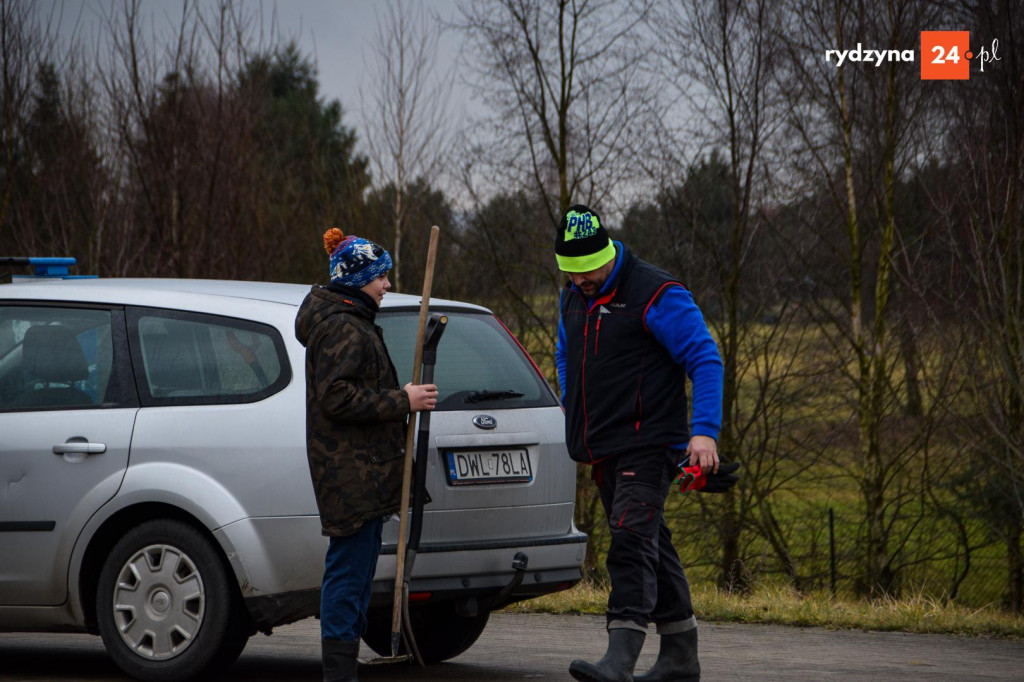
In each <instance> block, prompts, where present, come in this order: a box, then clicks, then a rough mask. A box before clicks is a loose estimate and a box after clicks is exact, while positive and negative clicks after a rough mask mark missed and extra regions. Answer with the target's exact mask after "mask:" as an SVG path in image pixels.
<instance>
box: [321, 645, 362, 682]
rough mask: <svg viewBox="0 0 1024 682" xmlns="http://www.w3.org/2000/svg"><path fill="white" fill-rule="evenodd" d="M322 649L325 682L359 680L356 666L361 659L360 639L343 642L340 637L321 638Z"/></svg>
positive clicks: (357, 681)
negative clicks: (358, 658) (359, 658)
mask: <svg viewBox="0 0 1024 682" xmlns="http://www.w3.org/2000/svg"><path fill="white" fill-rule="evenodd" d="M320 651H321V654H322V656H323V661H324V682H359V677H358V676H357V675H356V668H357V667H358V666H359V661H358V660H356V657H357V656H359V640H358V639H357V640H356V641H354V642H343V641H342V640H340V639H321V640H320Z"/></svg>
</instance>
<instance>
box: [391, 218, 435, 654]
mask: <svg viewBox="0 0 1024 682" xmlns="http://www.w3.org/2000/svg"><path fill="white" fill-rule="evenodd" d="M440 233H441V229H440V228H439V227H438V226H437V225H434V226H433V227H431V228H430V245H429V246H428V247H427V268H426V270H425V271H424V273H423V299H422V300H421V301H420V321H419V328H418V329H417V330H416V348H415V357H414V359H413V363H412V383H413V384H419V383H420V370H421V368H422V365H423V337H424V335H425V334H426V329H427V314H428V309H429V307H430V289H431V287H432V286H433V284H434V259H435V258H436V256H437V238H438V235H439V234H440ZM415 423H416V419H415V418H414V415H413V414H411V413H410V415H409V430H408V434H407V435H406V439H405V470H404V471H403V472H402V503H401V507H400V508H399V512H398V513H399V518H398V555H397V556H396V560H397V563H396V564H395V603H394V604H393V606H392V609H391V656H392V657H397V656H398V643H399V640H400V639H401V632H402V586H403V584H404V583H405V545H406V542H407V540H406V535H407V534H408V532H409V490H410V489H411V488H412V459H413V451H414V449H415V447H414V446H415V444H416V429H415V428H414V425H415Z"/></svg>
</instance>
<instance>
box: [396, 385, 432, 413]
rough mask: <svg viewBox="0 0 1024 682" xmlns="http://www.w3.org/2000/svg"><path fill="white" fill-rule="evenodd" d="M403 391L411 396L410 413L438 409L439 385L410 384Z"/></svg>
mask: <svg viewBox="0 0 1024 682" xmlns="http://www.w3.org/2000/svg"><path fill="white" fill-rule="evenodd" d="M402 390H404V391H405V392H406V393H407V394H408V395H409V411H410V412H423V411H424V410H432V409H434V408H435V407H437V384H412V383H408V384H406V385H405V387H404V388H403V389H402Z"/></svg>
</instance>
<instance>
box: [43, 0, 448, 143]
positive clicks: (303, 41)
mask: <svg viewBox="0 0 1024 682" xmlns="http://www.w3.org/2000/svg"><path fill="white" fill-rule="evenodd" d="M36 1H37V3H38V4H37V9H38V11H39V12H40V13H41V14H44V15H45V14H48V13H50V12H52V11H54V9H56V16H59V18H60V22H61V24H60V32H61V34H62V35H65V36H70V35H72V33H73V32H75V31H77V34H78V36H79V37H80V38H82V39H84V40H86V41H88V42H91V41H92V40H93V39H95V37H97V36H98V37H100V39H102V33H103V32H102V30H101V27H102V25H103V21H102V18H101V17H102V15H103V14H105V13H109V11H110V9H111V7H115V8H119V7H120V6H121V4H120V3H121V2H122V1H123V0H36ZM415 1H416V2H418V3H419V4H422V5H424V6H425V7H426V8H427V10H428V12H431V13H436V14H437V15H439V16H440V17H441V18H443V19H446V20H450V19H453V18H455V17H456V16H457V14H458V10H457V7H456V6H455V0H415ZM199 3H200V6H202V5H203V4H207V5H209V6H211V7H212V6H214V4H215V2H214V0H199ZM242 4H243V6H244V7H245V8H246V9H247V10H251V11H253V12H255V13H258V14H260V15H261V16H262V17H263V32H264V35H265V36H266V37H267V38H269V37H270V34H271V31H272V30H273V31H274V32H275V33H276V35H277V36H278V37H280V39H281V42H282V43H284V42H287V41H289V40H294V41H295V42H296V43H297V44H298V46H299V48H300V50H302V52H303V54H305V55H309V56H312V57H313V58H314V60H315V61H316V64H317V67H318V71H319V80H320V92H321V95H322V96H323V97H324V98H325V99H329V100H330V99H339V100H341V104H342V107H343V108H344V109H345V111H346V115H345V123H346V124H347V125H353V124H355V123H357V122H358V118H359V112H358V109H359V87H360V85H361V84H362V85H363V88H364V90H366V89H367V88H368V84H365V83H363V73H364V71H365V68H364V55H365V59H366V60H371V59H372V52H371V51H370V48H369V45H370V41H371V40H373V37H374V34H375V32H376V22H377V18H376V14H377V13H378V12H380V13H381V14H382V16H383V13H384V11H385V10H386V3H385V2H384V0H376V1H375V0H276V1H275V0H242ZM181 7H182V2H181V0H141V10H142V12H141V15H142V17H143V18H144V19H145V21H146V23H147V24H148V22H149V21H150V20H152V21H153V22H154V24H155V27H154V28H156V29H157V31H158V32H162V31H161V29H167V30H173V28H174V27H175V26H176V21H177V20H178V19H179V18H180V15H181ZM458 43H459V38H458V37H457V36H455V35H452V34H444V35H443V36H442V39H441V44H440V52H439V54H438V62H437V68H438V69H442V70H443V69H447V68H450V67H451V65H452V64H453V62H454V61H455V60H456V59H457V56H458V54H459V47H460V46H459V44H458Z"/></svg>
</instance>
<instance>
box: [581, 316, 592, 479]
mask: <svg viewBox="0 0 1024 682" xmlns="http://www.w3.org/2000/svg"><path fill="white" fill-rule="evenodd" d="M584 305H586V302H584ZM589 330H590V311H589V310H588V311H587V319H585V320H583V361H582V362H581V363H580V393H582V394H583V447H585V448H586V449H587V455H589V456H590V463H591V464H593V463H594V452H593V451H592V450H591V449H590V444H589V443H588V442H587V431H588V426H589V423H590V419H589V417H588V416H587V335H588V332H589Z"/></svg>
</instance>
